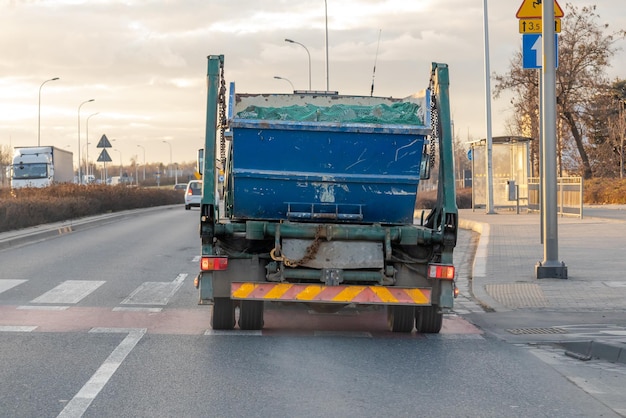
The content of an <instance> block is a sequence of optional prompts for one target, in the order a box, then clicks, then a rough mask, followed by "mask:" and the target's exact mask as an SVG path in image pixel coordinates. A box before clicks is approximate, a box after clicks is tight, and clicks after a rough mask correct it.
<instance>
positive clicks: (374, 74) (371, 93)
mask: <svg viewBox="0 0 626 418" xmlns="http://www.w3.org/2000/svg"><path fill="white" fill-rule="evenodd" d="M382 31H383V30H382V29H379V30H378V45H376V56H375V57H374V71H372V90H371V91H370V97H371V96H373V95H374V77H375V76H376V61H378V48H379V47H380V33H381V32H382Z"/></svg>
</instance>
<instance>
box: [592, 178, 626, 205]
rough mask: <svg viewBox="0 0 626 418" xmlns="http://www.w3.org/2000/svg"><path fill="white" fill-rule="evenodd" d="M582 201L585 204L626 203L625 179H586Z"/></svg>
mask: <svg viewBox="0 0 626 418" xmlns="http://www.w3.org/2000/svg"><path fill="white" fill-rule="evenodd" d="M583 193H584V197H583V201H584V203H587V204H596V205H603V204H626V179H615V178H602V179H600V178H598V179H591V180H586V181H585V184H584V191H583Z"/></svg>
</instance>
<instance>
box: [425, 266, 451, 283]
mask: <svg viewBox="0 0 626 418" xmlns="http://www.w3.org/2000/svg"><path fill="white" fill-rule="evenodd" d="M454 274H455V272H454V266H451V265H447V264H429V265H428V277H429V278H430V279H441V280H454Z"/></svg>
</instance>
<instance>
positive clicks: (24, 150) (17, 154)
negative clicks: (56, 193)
mask: <svg viewBox="0 0 626 418" xmlns="http://www.w3.org/2000/svg"><path fill="white" fill-rule="evenodd" d="M73 164H74V163H73V154H72V153H71V152H70V151H66V150H63V149H60V148H57V147H53V146H41V147H39V146H37V147H16V148H15V151H14V153H13V161H12V164H11V187H12V188H14V189H18V188H21V187H48V186H50V185H52V184H55V183H70V182H72V181H73V180H74V167H73Z"/></svg>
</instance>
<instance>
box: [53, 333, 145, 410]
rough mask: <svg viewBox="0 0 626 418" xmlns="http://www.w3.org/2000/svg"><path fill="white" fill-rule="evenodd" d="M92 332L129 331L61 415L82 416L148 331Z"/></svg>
mask: <svg viewBox="0 0 626 418" xmlns="http://www.w3.org/2000/svg"><path fill="white" fill-rule="evenodd" d="M129 331H130V332H129ZM91 332H129V333H128V335H127V336H126V338H124V340H122V342H121V343H120V344H119V345H118V346H117V347H116V348H115V350H113V352H112V353H111V354H110V355H109V357H108V358H107V359H106V360H105V361H104V363H102V364H101V365H100V367H99V368H98V370H96V372H95V373H94V374H93V375H92V376H91V378H90V379H89V380H88V381H87V383H85V385H84V386H83V387H82V388H81V389H80V390H79V391H78V393H77V394H76V395H75V396H74V397H73V398H72V399H71V400H70V401H69V402H68V403H67V405H65V408H63V410H62V411H61V413H60V414H59V415H58V416H59V417H72V418H74V417H76V418H78V417H81V416H82V415H83V414H84V413H85V411H87V408H89V405H91V403H92V402H93V400H94V399H95V398H96V396H98V394H99V393H100V391H101V390H102V388H103V387H104V385H106V384H107V382H108V381H109V380H110V379H111V377H112V376H113V374H114V373H115V372H116V371H117V369H118V368H119V367H120V365H121V364H122V362H123V361H124V359H125V358H126V356H128V354H129V353H130V352H131V351H132V350H133V348H135V346H136V345H137V343H138V342H139V340H141V338H142V337H143V336H144V334H145V333H146V329H130V330H129V329H119V328H118V329H115V328H104V329H95V330H92V331H91Z"/></svg>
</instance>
